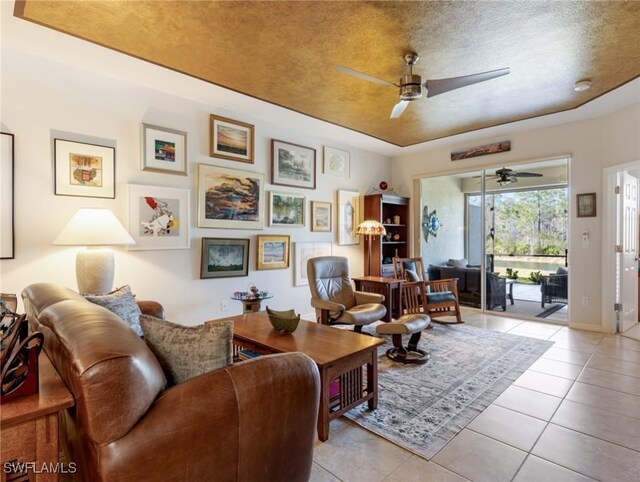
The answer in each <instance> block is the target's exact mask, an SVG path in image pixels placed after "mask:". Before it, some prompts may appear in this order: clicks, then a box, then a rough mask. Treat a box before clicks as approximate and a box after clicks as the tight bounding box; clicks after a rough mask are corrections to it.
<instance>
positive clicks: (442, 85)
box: [424, 67, 510, 97]
mask: <svg viewBox="0 0 640 482" xmlns="http://www.w3.org/2000/svg"><path fill="white" fill-rule="evenodd" d="M509 72H510V69H509V67H507V68H504V69H498V70H491V71H489V72H482V73H479V74H471V75H464V76H462V77H451V78H449V79H432V80H426V81H425V82H424V86H425V87H426V88H427V97H433V96H434V95H440V94H444V93H445V92H449V91H450V90H455V89H459V88H460V87H466V86H467V85H473V84H477V83H478V82H484V81H485V80H491V79H495V78H496V77H502V76H503V75H507V74H509Z"/></svg>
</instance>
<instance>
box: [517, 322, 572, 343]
mask: <svg viewBox="0 0 640 482" xmlns="http://www.w3.org/2000/svg"><path fill="white" fill-rule="evenodd" d="M559 329H560V327H559V326H558V325H545V324H542V323H533V322H530V321H525V322H523V323H521V324H520V325H518V326H516V327H515V328H513V329H512V330H509V333H511V334H513V335H522V336H530V337H535V338H544V339H548V338H550V337H552V336H553V335H554V334H555V333H556V332H557V331H558V330H559Z"/></svg>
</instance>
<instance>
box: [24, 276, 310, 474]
mask: <svg viewBox="0 0 640 482" xmlns="http://www.w3.org/2000/svg"><path fill="white" fill-rule="evenodd" d="M22 297H23V299H24V304H25V308H26V310H27V314H28V317H29V320H30V323H31V327H32V329H37V330H39V331H42V332H43V333H44V335H45V351H46V352H47V355H48V356H49V358H50V359H51V361H52V363H53V365H54V366H55V368H56V370H57V371H58V373H59V374H60V376H61V377H62V379H63V380H64V382H65V384H66V385H67V387H68V388H69V390H70V391H71V392H72V394H73V396H74V398H75V406H74V407H72V408H70V409H67V410H65V411H64V412H62V413H61V445H62V448H63V449H64V451H65V453H66V458H67V462H75V464H76V466H77V469H78V473H77V474H76V476H77V477H78V480H81V481H95V482H106V481H121V482H124V481H131V482H133V481H137V482H139V481H174V480H179V481H183V482H184V481H202V480H220V481H238V480H247V481H249V480H269V481H271V480H274V481H291V480H293V481H303V480H308V479H309V477H310V473H311V464H312V458H313V444H314V441H315V438H316V419H317V414H318V401H319V378H318V369H317V367H316V365H315V363H314V362H313V361H312V360H311V359H310V358H309V357H307V356H306V355H304V354H302V353H287V354H279V355H270V356H263V357H260V358H257V359H255V360H251V361H247V362H242V363H238V364H235V365H231V366H229V367H226V368H223V369H220V370H216V371H212V372H209V373H205V374H203V375H200V376H197V377H195V378H192V379H190V380H187V381H186V382H184V383H181V384H178V385H175V386H173V387H171V388H169V389H165V384H166V379H165V376H164V374H163V372H162V369H161V368H160V364H159V363H158V361H157V359H156V358H155V357H154V355H153V354H152V353H151V351H150V350H149V349H148V348H147V346H146V344H145V343H144V341H143V340H142V339H140V338H139V337H137V336H136V335H135V333H134V332H133V330H131V329H130V328H129V327H128V326H126V325H125V324H124V323H122V321H121V320H119V319H118V318H117V316H116V315H114V314H113V313H111V312H110V311H108V310H106V309H105V308H102V307H100V306H97V305H94V304H93V303H90V302H89V301H86V300H85V299H84V298H83V297H82V296H80V295H78V294H77V293H75V292H73V291H71V290H69V289H66V288H62V287H59V286H55V285H51V284H45V283H39V284H35V285H31V286H29V287H27V288H25V290H24V291H23V292H22ZM146 306H147V307H152V305H146ZM157 308H158V307H157V306H156V307H155V309H157Z"/></svg>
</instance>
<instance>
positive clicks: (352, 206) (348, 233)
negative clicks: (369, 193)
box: [338, 191, 360, 246]
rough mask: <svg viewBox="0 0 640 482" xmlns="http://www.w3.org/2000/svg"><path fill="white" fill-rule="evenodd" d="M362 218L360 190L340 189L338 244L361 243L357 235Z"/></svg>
mask: <svg viewBox="0 0 640 482" xmlns="http://www.w3.org/2000/svg"><path fill="white" fill-rule="evenodd" d="M359 219H360V193H358V191H338V245H340V246H349V245H351V244H359V243H360V239H359V237H358V235H356V228H357V227H358V224H359V222H360V221H359Z"/></svg>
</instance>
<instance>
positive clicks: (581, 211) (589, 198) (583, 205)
mask: <svg viewBox="0 0 640 482" xmlns="http://www.w3.org/2000/svg"><path fill="white" fill-rule="evenodd" d="M576 198H577V205H578V217H579V218H593V217H595V215H596V193H595V192H590V193H588V194H576Z"/></svg>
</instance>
